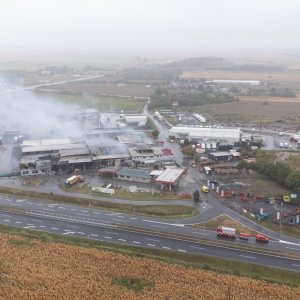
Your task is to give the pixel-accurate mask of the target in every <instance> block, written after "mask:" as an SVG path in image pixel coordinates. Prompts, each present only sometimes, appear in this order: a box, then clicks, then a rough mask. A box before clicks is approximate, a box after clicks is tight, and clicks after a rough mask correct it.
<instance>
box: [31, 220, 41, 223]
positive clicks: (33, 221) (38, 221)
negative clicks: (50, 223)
mask: <svg viewBox="0 0 300 300" xmlns="http://www.w3.org/2000/svg"><path fill="white" fill-rule="evenodd" d="M30 221H32V222H39V223H43V221H41V220H36V219H30Z"/></svg>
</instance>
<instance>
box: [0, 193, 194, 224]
mask: <svg viewBox="0 0 300 300" xmlns="http://www.w3.org/2000/svg"><path fill="white" fill-rule="evenodd" d="M0 193H3V194H8V195H14V197H16V196H18V197H25V198H26V197H27V198H31V199H39V200H48V201H53V202H56V203H64V204H72V205H78V206H83V207H91V208H99V209H106V210H114V211H120V212H127V213H133V214H140V215H148V216H159V217H167V218H190V217H193V216H195V215H196V214H197V210H196V209H195V208H193V207H189V206H184V205H132V204H122V203H115V202H114V201H113V200H111V201H100V200H93V199H86V198H79V197H72V195H70V196H62V195H55V194H53V193H41V192H32V191H24V190H19V189H12V188H6V187H5V188H4V187H0Z"/></svg>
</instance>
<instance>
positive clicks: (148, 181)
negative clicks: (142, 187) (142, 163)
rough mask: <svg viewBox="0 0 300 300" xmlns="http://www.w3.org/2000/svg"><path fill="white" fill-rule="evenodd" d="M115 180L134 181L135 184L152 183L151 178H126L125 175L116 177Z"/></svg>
mask: <svg viewBox="0 0 300 300" xmlns="http://www.w3.org/2000/svg"><path fill="white" fill-rule="evenodd" d="M115 178H117V179H120V180H126V181H133V182H143V183H150V182H151V178H147V179H146V178H140V177H132V176H124V175H115Z"/></svg>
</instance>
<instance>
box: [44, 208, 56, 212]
mask: <svg viewBox="0 0 300 300" xmlns="http://www.w3.org/2000/svg"><path fill="white" fill-rule="evenodd" d="M43 210H48V211H55V210H54V209H51V208H43Z"/></svg>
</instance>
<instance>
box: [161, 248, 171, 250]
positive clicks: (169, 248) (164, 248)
mask: <svg viewBox="0 0 300 300" xmlns="http://www.w3.org/2000/svg"><path fill="white" fill-rule="evenodd" d="M162 248H163V249H167V250H171V248H170V247H162Z"/></svg>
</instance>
